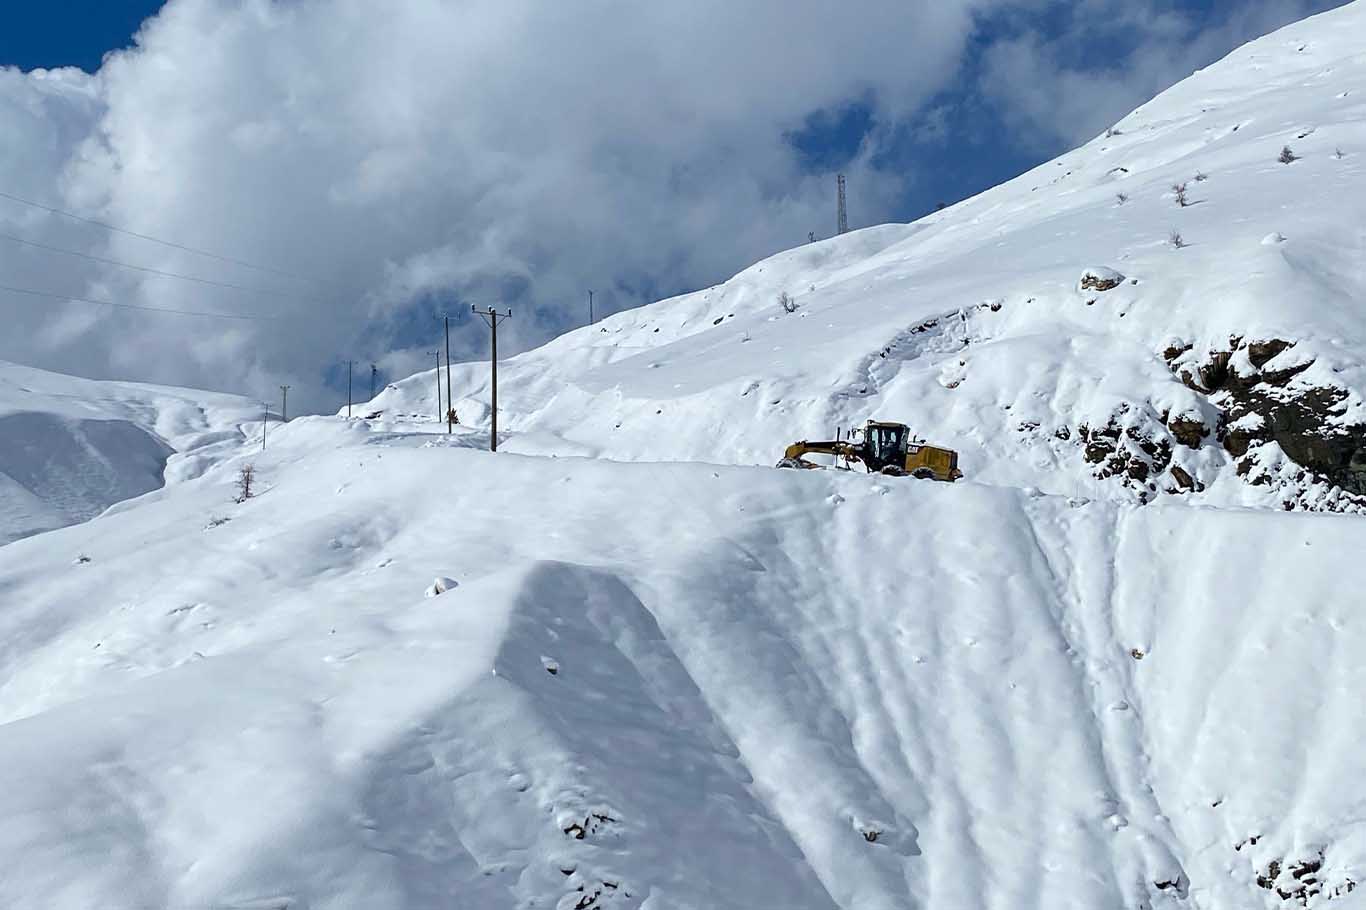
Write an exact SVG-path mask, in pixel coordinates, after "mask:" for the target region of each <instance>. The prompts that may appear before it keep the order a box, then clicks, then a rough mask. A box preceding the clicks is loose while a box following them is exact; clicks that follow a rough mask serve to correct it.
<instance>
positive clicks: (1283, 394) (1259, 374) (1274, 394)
mask: <svg viewBox="0 0 1366 910" xmlns="http://www.w3.org/2000/svg"><path fill="white" fill-rule="evenodd" d="M1294 346H1295V342H1294V341H1287V340H1285V339H1281V338H1272V339H1267V340H1263V341H1253V342H1249V343H1244V342H1243V340H1242V339H1240V338H1232V339H1230V345H1229V347H1230V349H1229V350H1227V351H1215V352H1213V353H1211V354H1210V355H1209V356H1208V357H1207V358H1206V359H1205V360H1204V361H1203V362H1201V363H1197V364H1194V365H1191V364H1188V363H1181V364H1178V361H1179V360H1180V359H1181V358H1182V357H1183V355H1185V354H1186V353H1187V352H1188V351H1189V350H1190V347H1189V346H1186V347H1175V346H1172V347H1169V348H1168V349H1167V350H1166V351H1165V352H1163V353H1164V356H1165V357H1166V359H1167V362H1168V363H1169V364H1171V366H1172V369H1173V370H1174V371H1176V372H1177V374H1178V375H1179V376H1180V377H1181V381H1182V382H1183V383H1185V384H1186V385H1187V386H1188V387H1190V388H1191V389H1193V390H1195V391H1197V392H1201V393H1203V394H1206V395H1209V396H1211V401H1212V402H1213V403H1214V404H1216V405H1218V406H1219V407H1220V408H1221V409H1222V410H1223V411H1224V416H1225V420H1224V421H1223V422H1222V424H1221V426H1220V427H1219V428H1218V438H1219V441H1220V442H1221V443H1222V444H1223V446H1224V448H1225V450H1227V451H1228V453H1229V454H1230V455H1232V456H1233V457H1235V458H1238V459H1243V460H1242V461H1240V462H1239V465H1238V467H1239V473H1240V474H1247V473H1248V472H1249V471H1250V469H1251V467H1252V465H1251V463H1250V462H1248V461H1247V460H1246V458H1245V456H1247V454H1248V452H1249V450H1251V449H1252V448H1254V447H1256V446H1257V445H1260V444H1262V443H1267V442H1275V443H1277V444H1278V445H1279V446H1280V447H1281V450H1282V451H1284V452H1285V454H1286V456H1287V457H1288V458H1289V459H1290V460H1291V461H1293V462H1295V463H1296V464H1298V465H1299V466H1300V467H1302V468H1304V469H1306V470H1307V471H1309V472H1311V473H1312V474H1314V475H1315V476H1317V477H1319V478H1321V479H1323V480H1327V481H1328V482H1330V483H1332V484H1334V485H1336V486H1339V487H1341V488H1342V489H1343V490H1345V491H1347V492H1350V493H1354V494H1358V495H1366V424H1357V425H1352V426H1346V427H1344V426H1341V425H1340V424H1337V423H1335V422H1334V420H1333V418H1336V417H1339V416H1341V414H1342V413H1343V408H1344V406H1345V405H1344V402H1345V401H1346V399H1347V391H1346V390H1345V389H1341V388H1333V387H1331V386H1312V387H1309V388H1303V389H1296V390H1294V391H1290V390H1288V389H1287V388H1286V386H1287V384H1288V383H1289V382H1290V380H1291V379H1293V378H1294V377H1295V376H1298V375H1299V374H1300V373H1302V372H1304V371H1305V370H1306V369H1308V368H1309V366H1310V365H1311V364H1312V363H1313V361H1312V360H1309V361H1305V362H1302V363H1296V364H1292V365H1289V366H1283V367H1281V368H1278V369H1276V368H1273V369H1267V367H1268V366H1270V365H1272V361H1273V360H1274V359H1275V358H1276V357H1277V356H1278V355H1280V354H1281V353H1283V352H1284V351H1286V350H1289V349H1290V348H1292V347H1294ZM1243 351H1245V352H1246V356H1247V361H1248V362H1249V363H1251V365H1252V366H1253V368H1254V371H1253V372H1252V373H1251V374H1250V375H1241V374H1240V373H1239V372H1238V371H1235V370H1231V369H1230V368H1229V363H1230V361H1231V360H1232V358H1233V357H1234V356H1235V355H1237V354H1238V353H1240V352H1243ZM1172 429H1173V434H1174V435H1175V427H1173V428H1172ZM1178 438H1180V437H1178Z"/></svg>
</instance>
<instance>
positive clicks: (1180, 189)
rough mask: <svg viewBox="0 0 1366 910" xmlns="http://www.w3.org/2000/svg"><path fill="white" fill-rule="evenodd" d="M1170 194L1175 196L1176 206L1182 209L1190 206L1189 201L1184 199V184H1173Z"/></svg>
mask: <svg viewBox="0 0 1366 910" xmlns="http://www.w3.org/2000/svg"><path fill="white" fill-rule="evenodd" d="M1172 192H1173V193H1175V194H1176V204H1177V205H1179V206H1181V207H1182V208H1183V209H1184V208H1185V207H1186V206H1188V205H1190V201H1189V200H1187V199H1186V185H1185V184H1184V183H1173V184H1172Z"/></svg>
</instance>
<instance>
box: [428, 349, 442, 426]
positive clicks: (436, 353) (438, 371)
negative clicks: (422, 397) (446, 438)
mask: <svg viewBox="0 0 1366 910" xmlns="http://www.w3.org/2000/svg"><path fill="white" fill-rule="evenodd" d="M427 353H428V354H431V355H432V356H433V357H435V358H436V422H437V423H440V422H441V418H442V417H444V416H445V414H446V409H445V408H443V407H442V406H441V352H440V351H428V352H427Z"/></svg>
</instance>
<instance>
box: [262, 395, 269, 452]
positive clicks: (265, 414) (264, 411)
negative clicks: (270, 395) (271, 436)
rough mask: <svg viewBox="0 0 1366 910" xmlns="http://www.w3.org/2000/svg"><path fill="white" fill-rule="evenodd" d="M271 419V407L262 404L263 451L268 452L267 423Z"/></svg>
mask: <svg viewBox="0 0 1366 910" xmlns="http://www.w3.org/2000/svg"><path fill="white" fill-rule="evenodd" d="M269 417H270V405H268V404H266V403H265V402H264V401H263V402H261V451H262V452H264V451H265V450H266V422H267V420H268V418H269Z"/></svg>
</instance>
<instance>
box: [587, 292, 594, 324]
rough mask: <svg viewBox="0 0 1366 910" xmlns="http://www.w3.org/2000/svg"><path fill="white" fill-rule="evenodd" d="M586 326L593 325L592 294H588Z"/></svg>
mask: <svg viewBox="0 0 1366 910" xmlns="http://www.w3.org/2000/svg"><path fill="white" fill-rule="evenodd" d="M588 324H589V325H592V324H593V292H592V291H589V292H588Z"/></svg>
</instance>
